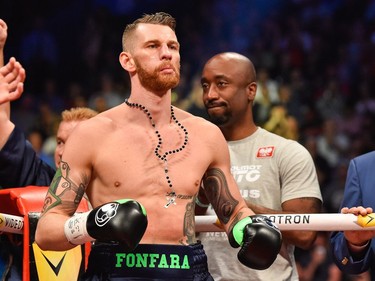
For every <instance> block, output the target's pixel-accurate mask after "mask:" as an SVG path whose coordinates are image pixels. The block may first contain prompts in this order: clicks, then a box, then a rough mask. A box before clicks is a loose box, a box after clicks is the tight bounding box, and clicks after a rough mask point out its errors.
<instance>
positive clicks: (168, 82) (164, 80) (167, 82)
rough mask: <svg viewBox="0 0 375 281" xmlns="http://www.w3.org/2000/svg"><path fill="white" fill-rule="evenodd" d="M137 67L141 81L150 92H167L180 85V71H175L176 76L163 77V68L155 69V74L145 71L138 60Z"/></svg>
mask: <svg viewBox="0 0 375 281" xmlns="http://www.w3.org/2000/svg"><path fill="white" fill-rule="evenodd" d="M134 61H135V65H136V66H137V72H138V76H139V81H140V82H141V84H142V85H143V86H144V87H145V88H146V89H148V90H151V91H157V92H160V91H167V90H169V89H172V88H174V87H176V86H177V85H178V83H179V82H180V71H179V69H174V71H175V75H163V74H160V69H161V68H162V67H163V66H160V67H159V68H157V69H155V70H154V71H153V72H149V71H147V70H145V69H144V68H143V67H142V66H141V65H140V64H139V63H138V62H137V61H136V60H134Z"/></svg>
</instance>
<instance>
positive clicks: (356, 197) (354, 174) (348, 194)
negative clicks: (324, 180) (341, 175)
mask: <svg viewBox="0 0 375 281" xmlns="http://www.w3.org/2000/svg"><path fill="white" fill-rule="evenodd" d="M357 168H358V167H357V165H356V162H355V161H354V160H351V161H350V164H349V168H348V173H347V178H346V183H345V191H344V199H343V202H342V204H341V208H342V207H353V206H361V205H363V202H362V189H361V186H360V181H359V177H358V171H357ZM341 208H340V210H341ZM372 240H374V239H372ZM330 242H331V250H332V253H333V259H334V261H335V263H336V264H337V266H338V267H339V268H340V269H341V270H342V271H343V272H346V273H349V274H359V273H361V272H364V271H366V270H368V268H369V267H370V265H371V262H372V256H373V250H372V247H373V245H374V241H371V246H370V247H368V249H367V251H366V253H364V255H363V256H362V257H361V258H359V259H358V258H357V259H354V258H353V256H352V255H351V254H350V251H349V249H348V246H347V241H346V239H345V237H344V233H343V232H342V231H336V232H333V233H332V235H331V239H330Z"/></svg>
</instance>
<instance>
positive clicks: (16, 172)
mask: <svg viewBox="0 0 375 281" xmlns="http://www.w3.org/2000/svg"><path fill="white" fill-rule="evenodd" d="M54 175H55V170H54V169H53V168H52V167H51V166H49V165H48V164H47V163H45V162H44V161H42V160H41V159H40V158H39V157H38V156H37V155H36V153H35V151H34V149H33V148H32V146H31V144H30V143H29V142H28V141H27V140H26V138H25V135H24V134H23V133H22V131H21V130H20V129H18V128H17V127H16V128H15V129H14V130H13V132H12V133H11V135H10V136H9V139H8V141H7V142H6V144H5V145H4V147H3V148H2V149H1V150H0V187H2V188H10V187H25V186H29V185H37V186H49V185H50V183H51V181H52V179H53V177H54Z"/></svg>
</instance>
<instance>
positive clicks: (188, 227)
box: [182, 197, 196, 245]
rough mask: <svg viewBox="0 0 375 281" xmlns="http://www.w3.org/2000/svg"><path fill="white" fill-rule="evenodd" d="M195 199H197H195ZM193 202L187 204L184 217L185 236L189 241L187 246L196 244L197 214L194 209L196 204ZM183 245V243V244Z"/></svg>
mask: <svg viewBox="0 0 375 281" xmlns="http://www.w3.org/2000/svg"><path fill="white" fill-rule="evenodd" d="M193 198H194V199H195V197H193ZM193 202H194V201H192V202H189V203H187V204H186V212H185V216H184V229H183V231H184V235H185V237H186V239H187V241H186V242H187V244H189V245H190V244H193V243H195V242H196V241H195V212H194V207H195V204H194V203H193ZM182 244H183V243H182Z"/></svg>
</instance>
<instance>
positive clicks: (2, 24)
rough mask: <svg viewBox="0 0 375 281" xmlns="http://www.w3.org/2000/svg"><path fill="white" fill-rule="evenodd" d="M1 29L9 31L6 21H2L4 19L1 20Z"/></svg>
mask: <svg viewBox="0 0 375 281" xmlns="http://www.w3.org/2000/svg"><path fill="white" fill-rule="evenodd" d="M0 28H1V29H4V30H7V29H8V26H7V24H6V23H5V21H4V20H2V19H0Z"/></svg>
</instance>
